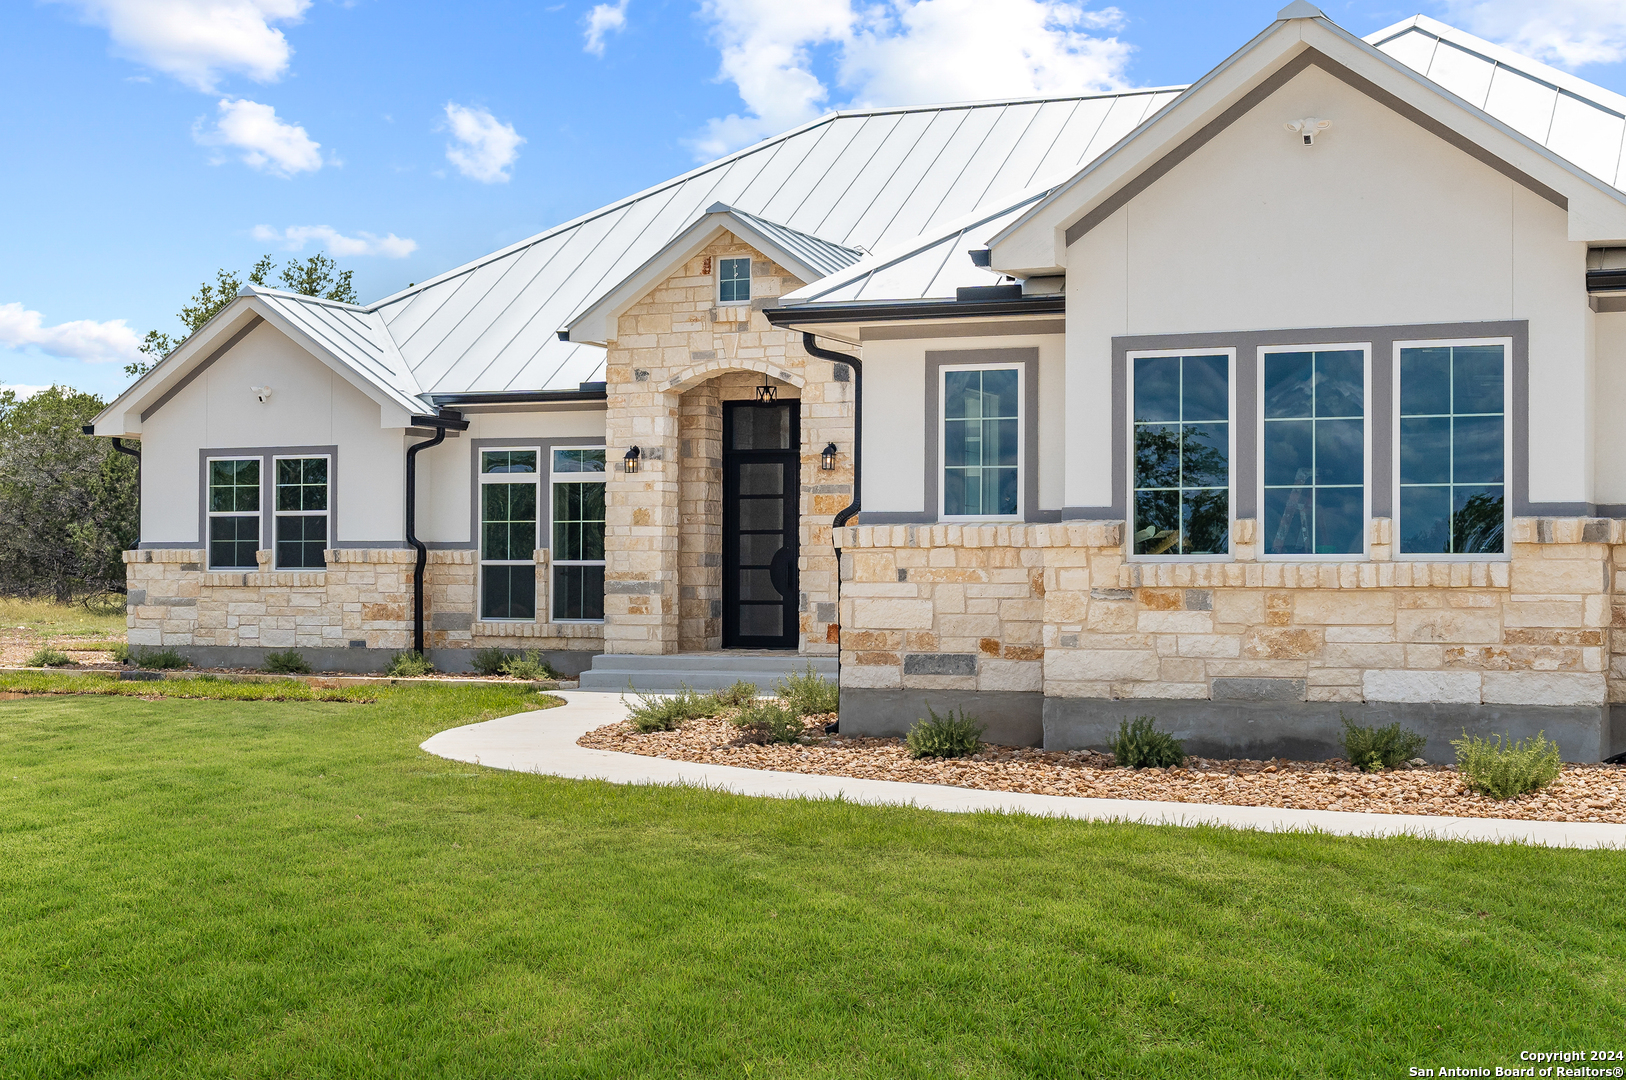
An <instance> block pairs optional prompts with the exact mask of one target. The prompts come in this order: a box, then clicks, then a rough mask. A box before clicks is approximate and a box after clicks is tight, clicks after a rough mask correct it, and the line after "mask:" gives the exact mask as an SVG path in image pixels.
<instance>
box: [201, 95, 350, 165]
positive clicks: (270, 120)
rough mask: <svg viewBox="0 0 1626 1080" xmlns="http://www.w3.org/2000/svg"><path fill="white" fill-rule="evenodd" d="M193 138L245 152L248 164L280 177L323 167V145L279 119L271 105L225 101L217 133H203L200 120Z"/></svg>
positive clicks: (293, 125) (215, 130) (215, 127)
mask: <svg viewBox="0 0 1626 1080" xmlns="http://www.w3.org/2000/svg"><path fill="white" fill-rule="evenodd" d="M192 137H193V138H195V139H196V140H197V141H198V142H200V143H202V144H203V145H205V146H234V147H236V148H237V149H239V150H241V151H243V155H242V157H243V161H244V162H246V163H247V164H248V165H250V166H252V167H253V168H256V169H260V170H263V171H264V172H268V173H272V174H274V175H276V176H292V175H293V174H294V173H299V172H315V171H316V170H317V169H320V168H321V167H322V144H321V143H319V142H316V141H314V140H313V139H312V138H311V137H310V136H309V135H307V134H305V129H304V128H303V127H301V126H299V125H298V124H289V123H286V122H284V121H282V120H279V119H278V118H277V111H276V109H274V108H272V107H271V106H270V105H261V104H260V103H259V102H257V101H248V100H246V99H243V98H238V99H235V100H234V99H232V98H222V99H221V101H220V117H219V119H217V120H216V121H215V126H214V128H213V130H210V131H205V130H203V121H202V120H199V121H198V122H197V123H196V124H194V125H193V126H192Z"/></svg>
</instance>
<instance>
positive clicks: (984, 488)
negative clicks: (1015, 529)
mask: <svg viewBox="0 0 1626 1080" xmlns="http://www.w3.org/2000/svg"><path fill="white" fill-rule="evenodd" d="M1021 396H1022V373H1021V369H1020V368H1014V367H1009V368H982V369H971V370H968V369H960V368H944V369H943V429H942V430H943V474H942V484H943V489H942V497H943V516H944V517H948V518H954V517H1014V516H1015V515H1016V514H1017V513H1019V512H1020V507H1021V500H1020V497H1019V493H1020V491H1021V475H1020V474H1021V464H1022V457H1021V454H1022V447H1021V441H1022V411H1021Z"/></svg>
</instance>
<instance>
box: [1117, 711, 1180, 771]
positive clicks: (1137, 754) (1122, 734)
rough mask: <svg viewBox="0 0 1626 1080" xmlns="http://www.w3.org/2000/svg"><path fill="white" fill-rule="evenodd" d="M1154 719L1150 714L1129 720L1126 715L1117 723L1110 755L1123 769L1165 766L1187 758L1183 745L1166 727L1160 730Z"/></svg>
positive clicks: (1160, 767)
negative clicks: (1116, 731) (1165, 729)
mask: <svg viewBox="0 0 1626 1080" xmlns="http://www.w3.org/2000/svg"><path fill="white" fill-rule="evenodd" d="M1156 723H1157V721H1156V720H1154V719H1152V717H1150V716H1137V717H1135V722H1134V723H1130V722H1129V720H1128V718H1127V717H1126V718H1125V719H1124V721H1123V722H1122V723H1121V724H1119V725H1118V734H1117V736H1116V737H1114V738H1113V740H1112V756H1113V757H1115V758H1117V759H1118V765H1119V766H1120V767H1121V768H1125V769H1167V768H1168V767H1169V766H1171V765H1178V764H1180V763H1181V762H1182V761H1184V760H1186V748H1185V747H1184V746H1183V745H1181V743H1180V740H1179V739H1176V738H1175V737H1174V736H1173V735H1170V734H1169V733H1168V732H1166V731H1159V730H1157V727H1156V726H1155V725H1156Z"/></svg>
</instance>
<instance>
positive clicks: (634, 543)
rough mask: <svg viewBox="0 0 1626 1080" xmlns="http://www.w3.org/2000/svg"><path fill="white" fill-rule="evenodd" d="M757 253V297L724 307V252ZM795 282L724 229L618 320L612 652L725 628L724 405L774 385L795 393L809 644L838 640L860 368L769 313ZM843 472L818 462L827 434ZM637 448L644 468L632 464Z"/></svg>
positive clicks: (681, 641)
mask: <svg viewBox="0 0 1626 1080" xmlns="http://www.w3.org/2000/svg"><path fill="white" fill-rule="evenodd" d="M739 256H750V257H751V259H752V276H751V294H752V302H751V303H750V304H741V305H721V304H719V303H718V302H717V278H716V267H717V261H718V260H719V259H722V258H733V257H739ZM798 284H800V283H799V282H798V280H797V279H796V278H795V277H794V276H793V275H791V273H790V272H789V271H787V270H785V269H784V268H783V267H780V266H778V265H776V264H775V263H774V262H773V261H772V260H771V259H769V258H768V257H766V256H765V255H763V254H762V253H761V252H759V251H756V250H755V249H754V248H752V247H750V246H749V245H747V244H745V243H743V242H742V241H740V240H739V239H738V238H737V237H734V236H732V235H730V234H726V233H725V234H724V235H722V236H721V237H719V238H718V239H717V240H716V241H715V242H713V243H712V244H710V245H709V246H708V247H706V249H705V250H704V251H702V252H699V253H697V254H696V255H695V256H694V257H693V258H691V259H689V260H688V261H687V262H686V263H685V264H684V265H683V266H682V267H680V268H679V269H678V270H677V271H676V272H675V273H674V274H672V275H671V276H670V277H668V278H667V279H666V280H665V281H663V282H661V283H660V284H659V285H657V286H656V287H655V288H654V289H652V290H651V291H650V292H649V294H648V295H647V296H645V297H644V298H643V299H641V300H640V301H638V302H637V303H636V304H634V305H633V306H632V307H631V308H629V309H628V310H627V311H626V312H624V313H623V314H621V315H620V316H619V317H618V319H617V331H616V338H615V340H614V341H611V342H610V343H609V348H608V353H607V356H606V358H605V364H606V367H605V379H606V384H607V386H606V389H607V391H608V396H609V400H608V407H607V411H606V416H605V426H606V432H607V435H606V439H607V444H608V447H609V458H610V465H611V473H610V476H609V482H608V484H607V489H606V496H607V509H606V513H607V515H608V520H607V525H606V529H607V531H606V536H605V574H604V577H605V586H604V593H605V595H604V612H605V616H606V626H605V631H606V642H605V648H606V649H607V651H609V652H615V653H645V654H663V653H675V652H679V651H689V650H699V649H715V648H718V647H719V646H720V644H721V639H722V570H721V566H722V562H721V559H722V530H721V528H720V524H719V523H720V515H721V507H722V407H723V403H724V402H726V401H730V400H751V399H753V398H754V397H755V388H756V387H757V386H758V385H759V384H763V383H766V384H768V385H770V386H773V387H775V388H776V390H777V392H778V394H779V397H780V399H781V400H790V399H792V398H795V399H798V400H799V401H800V403H801V405H800V417H801V447H800V449H801V460H802V468H801V506H800V510H801V513H800V525H799V543H800V549H801V550H800V556H799V560H798V568H797V569H798V589H797V591H798V594H799V595H798V597H797V608H798V611H799V620H798V621H799V626H798V634H799V638H800V642H799V644H800V649H801V651H802V652H803V653H824V654H831V653H834V652H835V651H836V648H837V646H836V643H835V634H836V630H837V628H836V626H835V623H836V605H835V593H836V577H835V575H836V565H835V556H834V552H833V550H832V548H831V544H830V520H831V519H832V518H833V517H834V516H835V515H836V513H837V512H838V511H839V510H840V509H841V508H842V507H843V506H845V505H846V504H847V503H848V502H849V501H850V500H851V497H852V434H853V423H852V383H851V381H850V369H848V368H847V366H846V365H844V364H832V363H830V362H828V361H824V360H815V359H813V358H811V357H809V356H808V355H807V353H806V351H805V350H804V349H803V348H802V345H801V335H800V334H796V333H792V332H790V331H785V330H778V329H775V328H774V327H773V326H771V325H769V323H768V321H767V319H766V318H765V317H764V316H763V314H762V308H763V307H764V306H765V305H767V304H770V303H771V302H773V300H774V299H775V298H777V297H779V296H781V295H783V294H784V293H787V292H790V291H792V290H793V289H795V288H796V287H797V286H798ZM829 442H834V443H836V445H837V446H838V448H839V449H840V453H839V455H838V458H837V467H836V468H835V469H834V470H832V471H828V472H827V471H825V470H823V469H821V468H820V462H819V452H820V451H821V450H822V449H823V448H824V446H825V444H826V443H829ZM631 446H636V447H638V448H639V451H640V453H641V454H642V459H641V461H640V465H639V470H638V472H636V473H630V474H629V473H627V472H625V471H623V469H622V464H621V462H622V456H623V455H624V454H625V453H626V451H627V448H628V447H631Z"/></svg>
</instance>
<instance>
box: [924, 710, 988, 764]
mask: <svg viewBox="0 0 1626 1080" xmlns="http://www.w3.org/2000/svg"><path fill="white" fill-rule="evenodd" d="M926 714H927V715H928V716H929V717H931V719H929V720H916V721H915V726H914V727H912V728H910V729H909V735H908V737H907V738H905V739H904V745H905V746H907V747H908V748H909V756H910V757H912V758H924V757H935V758H955V757H969V756H971V755H972V754H975V753H976V752H977V751H978V750H981V749H982V733H983V732H984V731H986V730H987V728H985V727H984V726H983V725H982V724H979V723H977V718H976V717H975V716H967V715H966V712H965V710H964V709H961V710H960V712H959V715H955V712H954V710H953V709H950V710H949V711H948V715H946V716H938V715H937V713H936V712H934V711H933V710H932V707H931V706H930V705H927V706H926Z"/></svg>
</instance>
